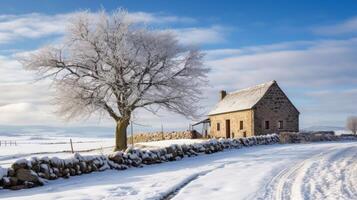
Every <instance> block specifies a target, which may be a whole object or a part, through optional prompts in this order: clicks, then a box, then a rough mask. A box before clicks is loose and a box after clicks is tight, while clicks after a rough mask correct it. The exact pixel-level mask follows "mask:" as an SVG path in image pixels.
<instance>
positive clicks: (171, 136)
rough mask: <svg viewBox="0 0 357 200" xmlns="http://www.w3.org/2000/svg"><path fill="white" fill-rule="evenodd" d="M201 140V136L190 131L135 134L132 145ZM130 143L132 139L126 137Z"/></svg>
mask: <svg viewBox="0 0 357 200" xmlns="http://www.w3.org/2000/svg"><path fill="white" fill-rule="evenodd" d="M197 138H202V135H201V134H200V133H198V132H197V131H195V130H192V131H172V132H164V133H162V132H154V133H137V134H134V143H138V142H152V141H160V140H176V139H197ZM131 142H132V137H131V136H129V137H128V143H131Z"/></svg>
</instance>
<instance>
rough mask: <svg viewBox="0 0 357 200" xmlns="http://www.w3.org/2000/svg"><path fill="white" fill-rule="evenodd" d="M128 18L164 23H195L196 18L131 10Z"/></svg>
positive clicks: (142, 21) (135, 20) (150, 22)
mask: <svg viewBox="0 0 357 200" xmlns="http://www.w3.org/2000/svg"><path fill="white" fill-rule="evenodd" d="M128 18H129V19H130V20H131V21H132V22H134V23H148V24H154V23H156V24H164V23H185V24H191V23H195V22H196V20H195V19H194V18H190V17H178V16H170V15H163V14H156V13H147V12H129V13H128Z"/></svg>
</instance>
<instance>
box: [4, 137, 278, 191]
mask: <svg viewBox="0 0 357 200" xmlns="http://www.w3.org/2000/svg"><path fill="white" fill-rule="evenodd" d="M277 142H279V137H278V136H277V135H275V134H274V135H265V136H258V137H250V138H240V139H219V140H217V139H211V140H206V141H201V142H199V143H195V144H190V145H185V144H183V145H177V144H174V145H171V146H169V147H163V148H157V149H140V148H129V149H127V150H126V151H124V152H123V151H118V152H115V153H113V154H111V155H97V156H82V155H80V154H74V156H73V158H69V159H60V158H57V157H53V158H48V157H43V158H36V157H34V158H31V159H29V160H26V159H21V160H18V161H16V162H15V163H14V164H12V166H11V167H10V168H7V169H4V168H1V167H0V189H1V188H3V189H12V190H19V189H25V188H32V187H36V186H42V185H44V184H46V182H48V181H49V180H54V179H58V178H70V177H71V176H78V175H81V174H87V173H91V172H94V171H104V170H107V169H113V170H125V169H128V168H130V167H142V166H144V165H151V164H158V163H163V162H168V161H176V160H181V159H183V158H184V157H191V156H198V155H201V154H211V153H215V152H219V151H223V150H224V149H233V148H235V149H239V148H242V147H244V146H253V145H266V144H274V143H277Z"/></svg>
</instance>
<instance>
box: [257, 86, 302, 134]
mask: <svg viewBox="0 0 357 200" xmlns="http://www.w3.org/2000/svg"><path fill="white" fill-rule="evenodd" d="M253 110H254V132H255V135H264V134H269V133H280V132H298V131H299V111H298V110H297V109H296V108H295V107H294V105H293V104H292V103H291V102H290V100H289V99H288V97H287V96H286V95H285V94H284V92H283V91H282V90H281V89H280V87H279V86H278V84H276V83H275V84H273V85H272V86H271V87H270V88H269V90H268V91H267V93H266V94H265V95H264V96H263V98H262V99H261V100H260V101H259V102H258V103H257V104H256V105H255V106H254V108H253ZM267 122H268V123H269V125H268V126H269V127H266V123H267ZM279 123H280V124H279ZM279 125H280V126H281V127H279Z"/></svg>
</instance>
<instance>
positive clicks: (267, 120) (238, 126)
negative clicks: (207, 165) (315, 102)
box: [208, 81, 300, 138]
mask: <svg viewBox="0 0 357 200" xmlns="http://www.w3.org/2000/svg"><path fill="white" fill-rule="evenodd" d="M220 97H221V100H220V101H219V102H218V104H217V105H216V106H215V108H214V109H213V110H212V111H211V112H209V114H208V117H209V122H210V130H209V135H210V136H211V137H224V138H237V137H249V136H253V135H264V134H269V133H279V132H290V131H291V132H297V131H298V130H299V114H300V113H299V111H298V110H297V109H296V107H295V106H294V105H293V104H292V103H291V101H290V100H289V98H288V97H287V96H286V95H285V93H284V92H283V91H282V90H281V88H280V87H279V85H278V84H277V82H276V81H270V82H268V83H264V84H261V85H257V86H254V87H250V88H247V89H243V90H239V91H236V92H232V93H227V92H226V91H221V92H220Z"/></svg>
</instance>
